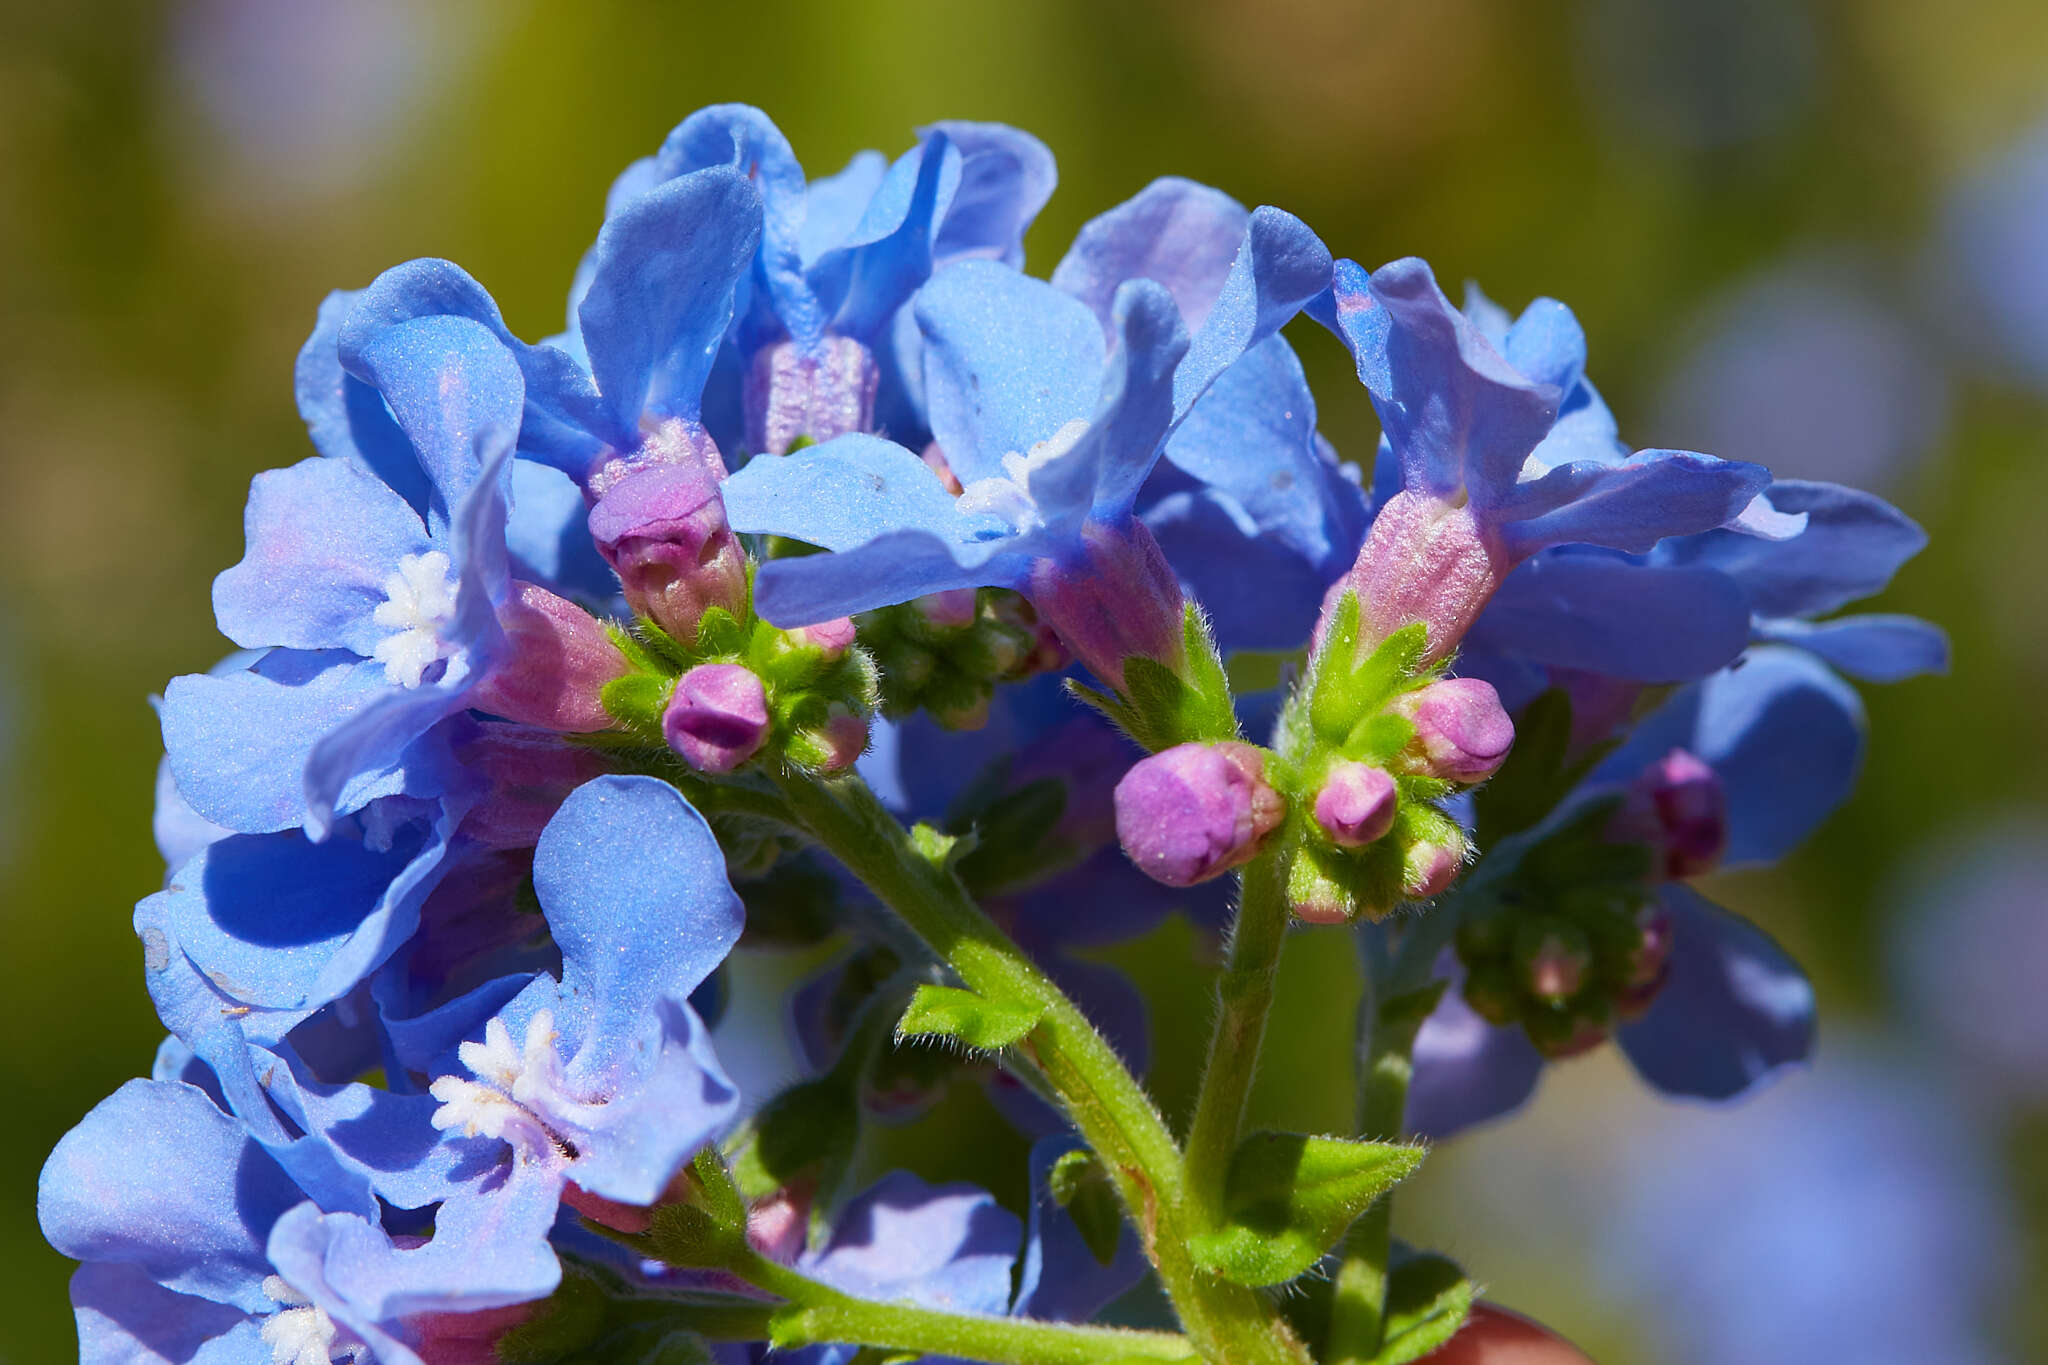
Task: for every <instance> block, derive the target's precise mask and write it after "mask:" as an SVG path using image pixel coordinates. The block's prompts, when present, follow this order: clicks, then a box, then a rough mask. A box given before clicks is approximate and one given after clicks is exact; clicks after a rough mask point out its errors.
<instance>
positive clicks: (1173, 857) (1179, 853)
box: [1115, 741, 1286, 886]
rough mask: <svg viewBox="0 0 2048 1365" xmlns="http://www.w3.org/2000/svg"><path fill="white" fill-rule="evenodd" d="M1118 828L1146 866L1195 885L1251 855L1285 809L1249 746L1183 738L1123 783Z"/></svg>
mask: <svg viewBox="0 0 2048 1365" xmlns="http://www.w3.org/2000/svg"><path fill="white" fill-rule="evenodd" d="M1115 799H1116V833H1117V838H1118V839H1119V840H1120V841H1121V842H1122V844H1123V847H1124V852H1125V854H1127V855H1128V856H1129V857H1130V860H1131V861H1132V862H1133V863H1136V864H1137V866H1138V868H1139V870H1140V871H1142V872H1144V873H1145V874H1146V875H1147V876H1149V877H1151V878H1152V879H1153V880H1155V881H1160V882H1164V883H1165V884H1166V885H1168V886H1193V885H1194V884H1195V883H1197V882H1201V881H1207V880H1208V879H1209V878H1211V877H1215V876H1219V875H1221V874H1222V873H1224V872H1227V871H1229V870H1230V869H1231V868H1233V867H1237V866H1238V865H1240V864H1242V863H1246V862H1249V861H1251V859H1252V858H1253V857H1254V856H1256V855H1257V853H1258V851H1259V845H1260V844H1261V843H1262V842H1264V840H1265V838H1266V836H1267V835H1269V834H1271V833H1272V832H1273V831H1274V830H1275V829H1276V828H1278V827H1279V824H1280V821H1281V819H1282V817H1284V816H1285V815H1286V805H1285V803H1284V801H1283V800H1282V798H1281V796H1280V794H1279V793H1278V792H1276V791H1274V790H1273V789H1272V787H1270V786H1268V785H1267V784H1266V765H1265V756H1264V755H1263V754H1261V753H1260V752H1259V750H1257V749H1255V748H1253V747H1252V746H1251V745H1249V744H1241V743H1238V742H1236V741H1229V742H1226V743H1222V744H1180V745H1176V746H1175V747H1173V748H1171V749H1168V750H1166V751H1165V752H1163V753H1157V754H1153V755H1152V756H1151V757H1149V758H1145V759H1141V760H1140V761H1139V762H1138V763H1137V765H1136V766H1134V767H1133V768H1132V769H1131V770H1130V771H1129V772H1128V773H1125V774H1124V777H1123V780H1122V781H1121V782H1119V783H1117V785H1116V798H1115Z"/></svg>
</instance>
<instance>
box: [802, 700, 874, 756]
mask: <svg viewBox="0 0 2048 1365" xmlns="http://www.w3.org/2000/svg"><path fill="white" fill-rule="evenodd" d="M807 738H808V739H809V740H810V741H811V742H812V743H813V744H815V745H816V746H817V749H818V752H819V755H820V756H819V759H818V769H819V771H821V772H827V773H836V772H844V771H845V770H846V769H848V768H851V767H852V766H853V765H854V763H855V761H857V760H858V759H859V758H860V756H861V755H862V754H864V753H866V752H867V749H868V720H867V717H866V716H863V715H860V714H859V713H858V712H854V711H849V710H848V709H847V708H845V707H844V706H834V707H833V708H832V714H831V715H829V716H827V717H826V718H825V723H824V724H823V725H821V726H819V727H818V728H817V729H816V730H813V731H811V732H810V734H809V735H808V736H807Z"/></svg>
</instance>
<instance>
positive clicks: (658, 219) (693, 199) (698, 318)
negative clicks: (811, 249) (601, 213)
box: [577, 167, 761, 450]
mask: <svg viewBox="0 0 2048 1365" xmlns="http://www.w3.org/2000/svg"><path fill="white" fill-rule="evenodd" d="M760 240H761V196H760V194H759V192H758V191H756V190H755V188H754V186H753V185H752V184H751V183H749V182H748V180H747V178H746V177H745V176H744V175H742V174H741V173H739V172H738V171H735V170H731V169H728V168H725V167H713V168H711V169H708V170H702V171H697V172H695V173H693V174H690V175H685V176H682V177H680V178H678V179H675V180H671V181H669V182H668V183H666V184H664V185H662V186H660V187H659V188H657V189H654V190H650V191H649V192H647V193H646V194H643V195H641V196H640V197H638V198H636V199H634V200H633V201H632V202H631V203H629V204H627V205H626V206H625V207H624V208H623V209H621V210H620V211H619V213H618V214H617V215H615V216H614V217H612V218H610V219H609V220H607V221H606V223H605V225H604V227H603V229H602V230H600V231H599V233H598V235H597V247H596V249H595V256H594V267H593V274H592V276H591V280H590V286H589V289H588V290H587V292H585V294H584V296H583V302H582V303H581V304H580V305H579V306H578V308H577V316H578V319H579V321H580V323H581V329H580V330H581V334H582V337H583V345H584V348H585V350H586V351H587V352H588V354H589V356H590V373H591V376H592V377H593V378H594V379H595V380H596V381H597V388H598V392H599V393H600V394H602V395H603V398H604V411H605V415H606V417H607V419H608V421H609V424H610V429H609V431H608V432H607V433H606V439H607V440H608V441H609V442H610V444H611V445H612V446H613V447H614V448H615V449H620V450H625V449H631V448H632V447H634V446H636V445H637V444H638V432H639V425H640V416H641V413H642V411H643V410H644V409H645V408H647V406H648V404H649V399H650V397H654V398H657V399H658V400H659V406H660V408H661V410H662V412H663V413H664V414H665V415H668V416H676V417H682V418H685V419H694V418H695V417H696V416H697V413H698V410H699V408H700V406H701V399H702V394H703V390H704V381H705V379H706V378H707V377H708V376H709V375H710V373H711V364H712V360H713V359H714V358H715V356H716V355H717V351H718V344H719V342H720V341H721V340H723V339H724V337H725V329H726V326H727V325H728V324H729V323H730V322H731V321H732V315H733V290H734V288H735V286H736V285H737V284H738V282H739V281H740V280H741V279H742V278H743V277H744V275H745V274H746V270H747V267H748V265H749V264H751V263H752V261H753V259H754V249H755V247H756V246H757V245H758V244H759V242H760ZM657 376H659V381H660V390H659V392H656V380H657Z"/></svg>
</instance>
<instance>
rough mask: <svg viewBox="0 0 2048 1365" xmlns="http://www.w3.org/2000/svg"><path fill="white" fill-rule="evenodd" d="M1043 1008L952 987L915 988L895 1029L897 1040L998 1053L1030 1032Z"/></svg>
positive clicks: (926, 986) (927, 986)
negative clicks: (955, 1042) (929, 1040)
mask: <svg viewBox="0 0 2048 1365" xmlns="http://www.w3.org/2000/svg"><path fill="white" fill-rule="evenodd" d="M1044 1013H1045V1007H1044V1006H1043V1005H1027V1004H1023V1003H1021V1002H1016V1001H1007V1000H990V999H988V998H987V997H985V996H980V995H976V994H975V993H974V992H973V991H963V990H960V989H958V988H957V987H954V986H930V985H925V986H919V987H918V988H917V994H915V995H913V996H911V997H910V1007H909V1008H908V1009H906V1010H904V1011H903V1019H902V1021H901V1022H900V1023H898V1024H897V1025H896V1036H897V1037H899V1038H920V1037H932V1036H938V1037H944V1038H958V1039H959V1040H960V1041H961V1042H963V1043H965V1044H967V1046H969V1047H972V1048H979V1049H980V1050H982V1051H983V1052H998V1051H1001V1050H1002V1049H1003V1048H1006V1047H1008V1046H1009V1045H1010V1044H1012V1043H1014V1042H1016V1041H1017V1040H1018V1039H1019V1038H1022V1037H1023V1036H1024V1035H1025V1034H1027V1033H1029V1032H1031V1030H1032V1028H1033V1026H1035V1025H1036V1024H1037V1023H1038V1020H1039V1017H1040V1016H1041V1015H1043V1014H1044Z"/></svg>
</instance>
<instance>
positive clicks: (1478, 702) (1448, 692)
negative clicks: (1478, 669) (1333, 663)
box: [1393, 678, 1515, 783]
mask: <svg viewBox="0 0 2048 1365" xmlns="http://www.w3.org/2000/svg"><path fill="white" fill-rule="evenodd" d="M1393 709H1394V710H1395V711H1397V712H1399V713H1400V714H1402V715H1404V716H1406V717H1407V718H1408V720H1409V721H1410V722H1411V723H1412V724H1413V725H1414V726H1415V739H1414V741H1413V742H1412V743H1411V744H1410V745H1409V747H1408V760H1409V762H1411V763H1413V764H1414V765H1415V766H1416V768H1417V769H1419V770H1420V771H1422V772H1425V773H1428V774H1429V775H1430V776H1431V777H1440V778H1442V779H1444V780H1445V781H1446V782H1462V783H1471V782H1483V781H1485V780H1486V779H1487V778H1489V777H1491V776H1493V774H1494V771H1495V770H1496V769H1497V768H1499V767H1500V765H1501V764H1502V763H1503V762H1505V761H1506V760H1507V756H1508V750H1509V749H1510V748H1512V747H1514V743H1515V722H1514V721H1513V720H1511V719H1510V718H1509V716H1508V713H1507V710H1506V708H1504V707H1503V706H1502V705H1501V704H1500V694H1499V693H1497V692H1495V691H1494V690H1493V684H1491V683H1488V682H1482V681H1481V680H1479V679H1478V678H1445V679H1444V680H1442V681H1441V682H1433V683H1431V684H1429V685H1428V686H1427V687H1420V688H1417V689H1416V690H1415V691H1413V692H1409V693H1405V694H1404V695H1402V696H1401V697H1400V698H1399V699H1398V700H1396V701H1395V703H1394V707H1393Z"/></svg>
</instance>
